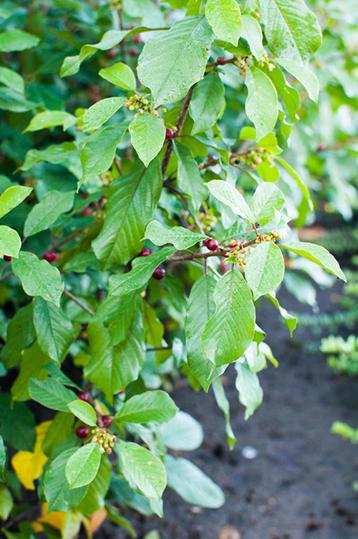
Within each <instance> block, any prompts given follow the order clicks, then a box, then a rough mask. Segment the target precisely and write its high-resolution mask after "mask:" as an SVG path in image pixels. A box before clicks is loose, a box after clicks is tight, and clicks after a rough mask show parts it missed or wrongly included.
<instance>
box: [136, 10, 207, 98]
mask: <svg viewBox="0 0 358 539" xmlns="http://www.w3.org/2000/svg"><path fill="white" fill-rule="evenodd" d="M212 39H213V36H212V32H211V30H210V27H209V25H208V23H207V22H206V20H205V19H204V18H203V17H189V18H186V19H183V20H181V21H178V22H176V23H175V24H174V25H173V26H172V28H170V30H167V31H165V32H161V33H160V34H159V35H158V36H155V37H154V38H152V39H151V40H150V41H148V42H147V43H146V44H145V45H144V48H143V50H142V52H141V54H140V56H139V62H138V68H137V72H138V77H139V80H140V81H141V82H142V84H143V85H144V86H148V88H150V90H151V92H152V94H153V96H154V99H155V105H156V106H158V105H163V104H164V103H174V102H175V101H178V100H179V99H181V98H183V97H184V96H185V95H186V94H187V92H188V91H189V89H190V87H191V86H192V85H193V84H195V83H196V82H198V81H199V80H200V79H202V78H203V76H204V73H205V68H206V62H207V58H208V48H209V46H210V44H211V41H212Z"/></svg>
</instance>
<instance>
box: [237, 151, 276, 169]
mask: <svg viewBox="0 0 358 539" xmlns="http://www.w3.org/2000/svg"><path fill="white" fill-rule="evenodd" d="M273 158H274V156H273V153H272V152H270V151H269V150H267V149H266V148H262V147H261V146H257V148H252V149H251V150H248V151H247V152H244V153H238V154H233V155H232V156H231V158H230V162H231V164H232V165H246V166H247V167H249V168H251V169H252V170H256V168H257V167H258V166H259V165H261V163H263V162H264V161H266V162H268V163H272V161H273Z"/></svg>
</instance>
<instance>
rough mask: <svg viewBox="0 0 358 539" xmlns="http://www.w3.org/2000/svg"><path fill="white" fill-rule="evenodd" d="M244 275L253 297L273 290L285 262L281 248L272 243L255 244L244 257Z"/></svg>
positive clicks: (280, 279) (281, 274) (278, 283)
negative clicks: (245, 257)
mask: <svg viewBox="0 0 358 539" xmlns="http://www.w3.org/2000/svg"><path fill="white" fill-rule="evenodd" d="M246 262H247V264H246V269H245V277H246V280H247V282H248V284H249V286H250V288H251V290H252V292H253V294H254V298H255V299H258V298H259V297H260V296H263V295H265V294H268V293H269V292H273V291H275V290H276V288H277V287H278V286H279V285H280V284H281V281H282V279H283V276H284V273H285V262H284V259H283V256H282V253H281V249H280V248H279V247H277V245H275V244H274V243H268V242H265V243H261V244H260V245H257V246H256V247H255V248H254V249H253V250H252V251H251V252H250V254H249V255H248V257H247V259H246Z"/></svg>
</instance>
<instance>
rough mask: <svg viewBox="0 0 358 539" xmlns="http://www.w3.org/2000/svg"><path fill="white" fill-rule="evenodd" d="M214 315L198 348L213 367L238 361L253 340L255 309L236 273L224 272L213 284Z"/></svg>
mask: <svg viewBox="0 0 358 539" xmlns="http://www.w3.org/2000/svg"><path fill="white" fill-rule="evenodd" d="M214 301H215V304H216V310H215V313H214V314H213V315H212V316H211V318H210V319H209V321H208V322H207V324H206V325H205V329H204V332H203V333H202V337H201V343H202V349H203V351H204V353H205V354H206V355H207V357H208V358H209V359H210V360H211V361H212V363H214V364H215V365H216V366H220V365H225V364H226V363H232V362H233V361H236V360H237V359H239V358H240V357H241V356H242V355H243V353H244V352H245V350H246V348H247V347H248V346H249V345H250V343H251V342H252V340H253V338H254V332H255V307H254V303H253V300H252V294H251V291H250V289H249V287H248V285H247V283H246V281H245V279H244V278H243V276H242V275H241V273H240V272H239V271H230V272H228V273H226V274H225V275H224V276H223V277H222V278H221V279H220V280H219V281H218V282H217V284H216V288H215V292H214Z"/></svg>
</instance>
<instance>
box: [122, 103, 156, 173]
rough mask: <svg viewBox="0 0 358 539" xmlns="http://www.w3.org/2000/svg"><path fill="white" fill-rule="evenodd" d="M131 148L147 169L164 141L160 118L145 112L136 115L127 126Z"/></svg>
mask: <svg viewBox="0 0 358 539" xmlns="http://www.w3.org/2000/svg"><path fill="white" fill-rule="evenodd" d="M129 132H130V135H131V142H132V146H133V148H134V149H135V151H136V152H137V154H138V157H139V159H140V160H141V161H142V162H143V163H144V165H145V166H146V167H147V166H148V165H149V163H150V162H151V161H153V159H154V158H155V157H156V156H157V155H158V153H159V152H160V150H161V149H162V147H163V144H164V141H165V125H164V122H163V120H162V118H159V117H158V116H155V115H153V114H149V113H147V112H145V113H143V114H138V115H136V116H135V117H134V120H132V122H131V124H130V125H129Z"/></svg>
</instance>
